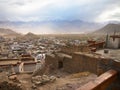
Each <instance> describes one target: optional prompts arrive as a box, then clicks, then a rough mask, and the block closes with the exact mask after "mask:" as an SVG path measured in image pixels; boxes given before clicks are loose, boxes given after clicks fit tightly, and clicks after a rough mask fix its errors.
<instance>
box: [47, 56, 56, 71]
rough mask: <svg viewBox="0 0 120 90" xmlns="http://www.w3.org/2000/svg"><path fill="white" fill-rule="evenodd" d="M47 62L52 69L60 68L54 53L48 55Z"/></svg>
mask: <svg viewBox="0 0 120 90" xmlns="http://www.w3.org/2000/svg"><path fill="white" fill-rule="evenodd" d="M45 64H46V66H50V68H51V69H52V70H56V69H57V68H58V58H57V57H56V56H55V55H54V54H52V55H46V59H45Z"/></svg>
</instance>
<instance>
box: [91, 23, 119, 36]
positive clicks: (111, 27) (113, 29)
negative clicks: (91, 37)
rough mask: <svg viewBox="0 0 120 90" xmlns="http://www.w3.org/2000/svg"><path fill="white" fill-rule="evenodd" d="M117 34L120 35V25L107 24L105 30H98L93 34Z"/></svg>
mask: <svg viewBox="0 0 120 90" xmlns="http://www.w3.org/2000/svg"><path fill="white" fill-rule="evenodd" d="M114 32H116V33H117V34H118V33H120V24H107V25H106V26H104V27H103V28H101V29H99V30H96V31H95V32H93V33H94V34H113V33H114Z"/></svg>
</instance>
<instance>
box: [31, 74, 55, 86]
mask: <svg viewBox="0 0 120 90" xmlns="http://www.w3.org/2000/svg"><path fill="white" fill-rule="evenodd" d="M55 80H56V77H55V76H50V77H49V76H47V75H43V76H36V77H32V80H31V81H32V83H34V84H35V85H43V84H45V83H48V82H54V81H55Z"/></svg>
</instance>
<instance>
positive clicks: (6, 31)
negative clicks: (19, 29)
mask: <svg viewBox="0 0 120 90" xmlns="http://www.w3.org/2000/svg"><path fill="white" fill-rule="evenodd" d="M13 34H17V33H16V32H15V31H13V30H11V29H5V28H0V35H13Z"/></svg>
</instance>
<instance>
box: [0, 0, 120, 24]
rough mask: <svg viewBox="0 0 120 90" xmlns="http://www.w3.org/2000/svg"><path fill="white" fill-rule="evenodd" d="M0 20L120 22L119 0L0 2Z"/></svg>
mask: <svg viewBox="0 0 120 90" xmlns="http://www.w3.org/2000/svg"><path fill="white" fill-rule="evenodd" d="M0 20H3V21H4V20H5V21H6V20H10V21H46V20H84V21H96V22H105V21H110V20H115V21H120V0H0Z"/></svg>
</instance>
